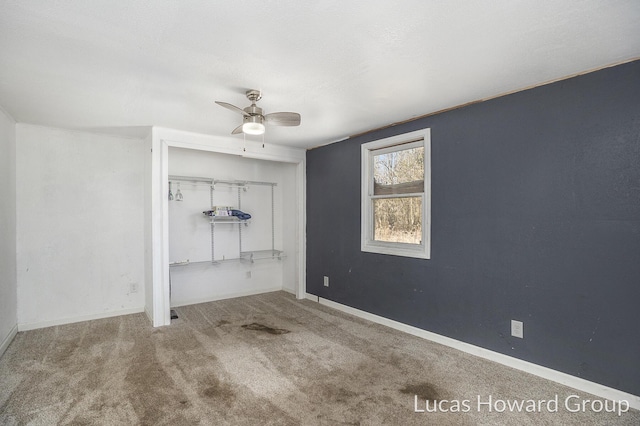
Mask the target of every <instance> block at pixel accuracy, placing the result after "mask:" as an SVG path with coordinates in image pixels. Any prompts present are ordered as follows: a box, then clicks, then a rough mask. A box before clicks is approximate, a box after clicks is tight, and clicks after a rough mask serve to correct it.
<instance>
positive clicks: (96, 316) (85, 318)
mask: <svg viewBox="0 0 640 426" xmlns="http://www.w3.org/2000/svg"><path fill="white" fill-rule="evenodd" d="M141 312H144V307H140V308H131V309H122V310H118V311H109V312H100V313H99V314H90V315H79V316H77V317H69V318H60V319H55V320H50V321H41V322H31V323H22V324H18V331H28V330H35V329H37V328H45V327H53V326H56V325H64V324H73V323H76V322H82V321H91V320H97V319H104V318H111V317H119V316H121V315H130V314H139V313H141Z"/></svg>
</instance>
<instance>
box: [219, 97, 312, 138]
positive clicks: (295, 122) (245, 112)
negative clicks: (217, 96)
mask: <svg viewBox="0 0 640 426" xmlns="http://www.w3.org/2000/svg"><path fill="white" fill-rule="evenodd" d="M246 95H247V99H249V101H251V105H250V106H248V107H246V108H244V109H242V108H238V107H237V106H235V105H231V104H229V103H226V102H220V101H216V103H217V104H218V105H220V106H223V107H225V108H227V109H230V110H231V111H235V112H239V113H240V114H242V116H243V117H242V124H241V125H239V126H238V127H236V128H235V129H233V132H231V134H233V135H235V134H238V133H246V134H248V135H261V134H263V133H264V130H265V127H264V125H265V124H270V125H274V126H299V125H300V114H298V113H297V112H272V113H271V114H266V115H265V114H263V111H262V108H260V107H258V106H257V105H256V102H258V101H259V100H260V99H262V93H261V92H260V91H259V90H247V92H246Z"/></svg>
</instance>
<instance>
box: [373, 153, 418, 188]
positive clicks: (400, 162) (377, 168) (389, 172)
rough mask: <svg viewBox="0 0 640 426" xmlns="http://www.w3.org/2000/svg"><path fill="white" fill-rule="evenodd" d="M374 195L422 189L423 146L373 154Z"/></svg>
mask: <svg viewBox="0 0 640 426" xmlns="http://www.w3.org/2000/svg"><path fill="white" fill-rule="evenodd" d="M373 166H374V167H373V180H374V188H373V194H374V195H389V194H409V193H415V192H423V191H424V147H422V146H421V147H417V148H409V149H401V150H398V151H393V152H387V153H385V154H378V155H374V156H373Z"/></svg>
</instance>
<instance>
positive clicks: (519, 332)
mask: <svg viewBox="0 0 640 426" xmlns="http://www.w3.org/2000/svg"><path fill="white" fill-rule="evenodd" d="M511 335H512V336H513V337H519V338H521V339H523V338H524V324H523V323H522V321H516V320H511Z"/></svg>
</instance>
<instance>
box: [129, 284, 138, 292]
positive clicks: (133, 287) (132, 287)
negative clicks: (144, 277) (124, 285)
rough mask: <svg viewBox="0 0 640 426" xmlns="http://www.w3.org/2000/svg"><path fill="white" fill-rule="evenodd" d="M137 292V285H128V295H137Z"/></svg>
mask: <svg viewBox="0 0 640 426" xmlns="http://www.w3.org/2000/svg"><path fill="white" fill-rule="evenodd" d="M137 292H138V283H131V284H129V293H137Z"/></svg>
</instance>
